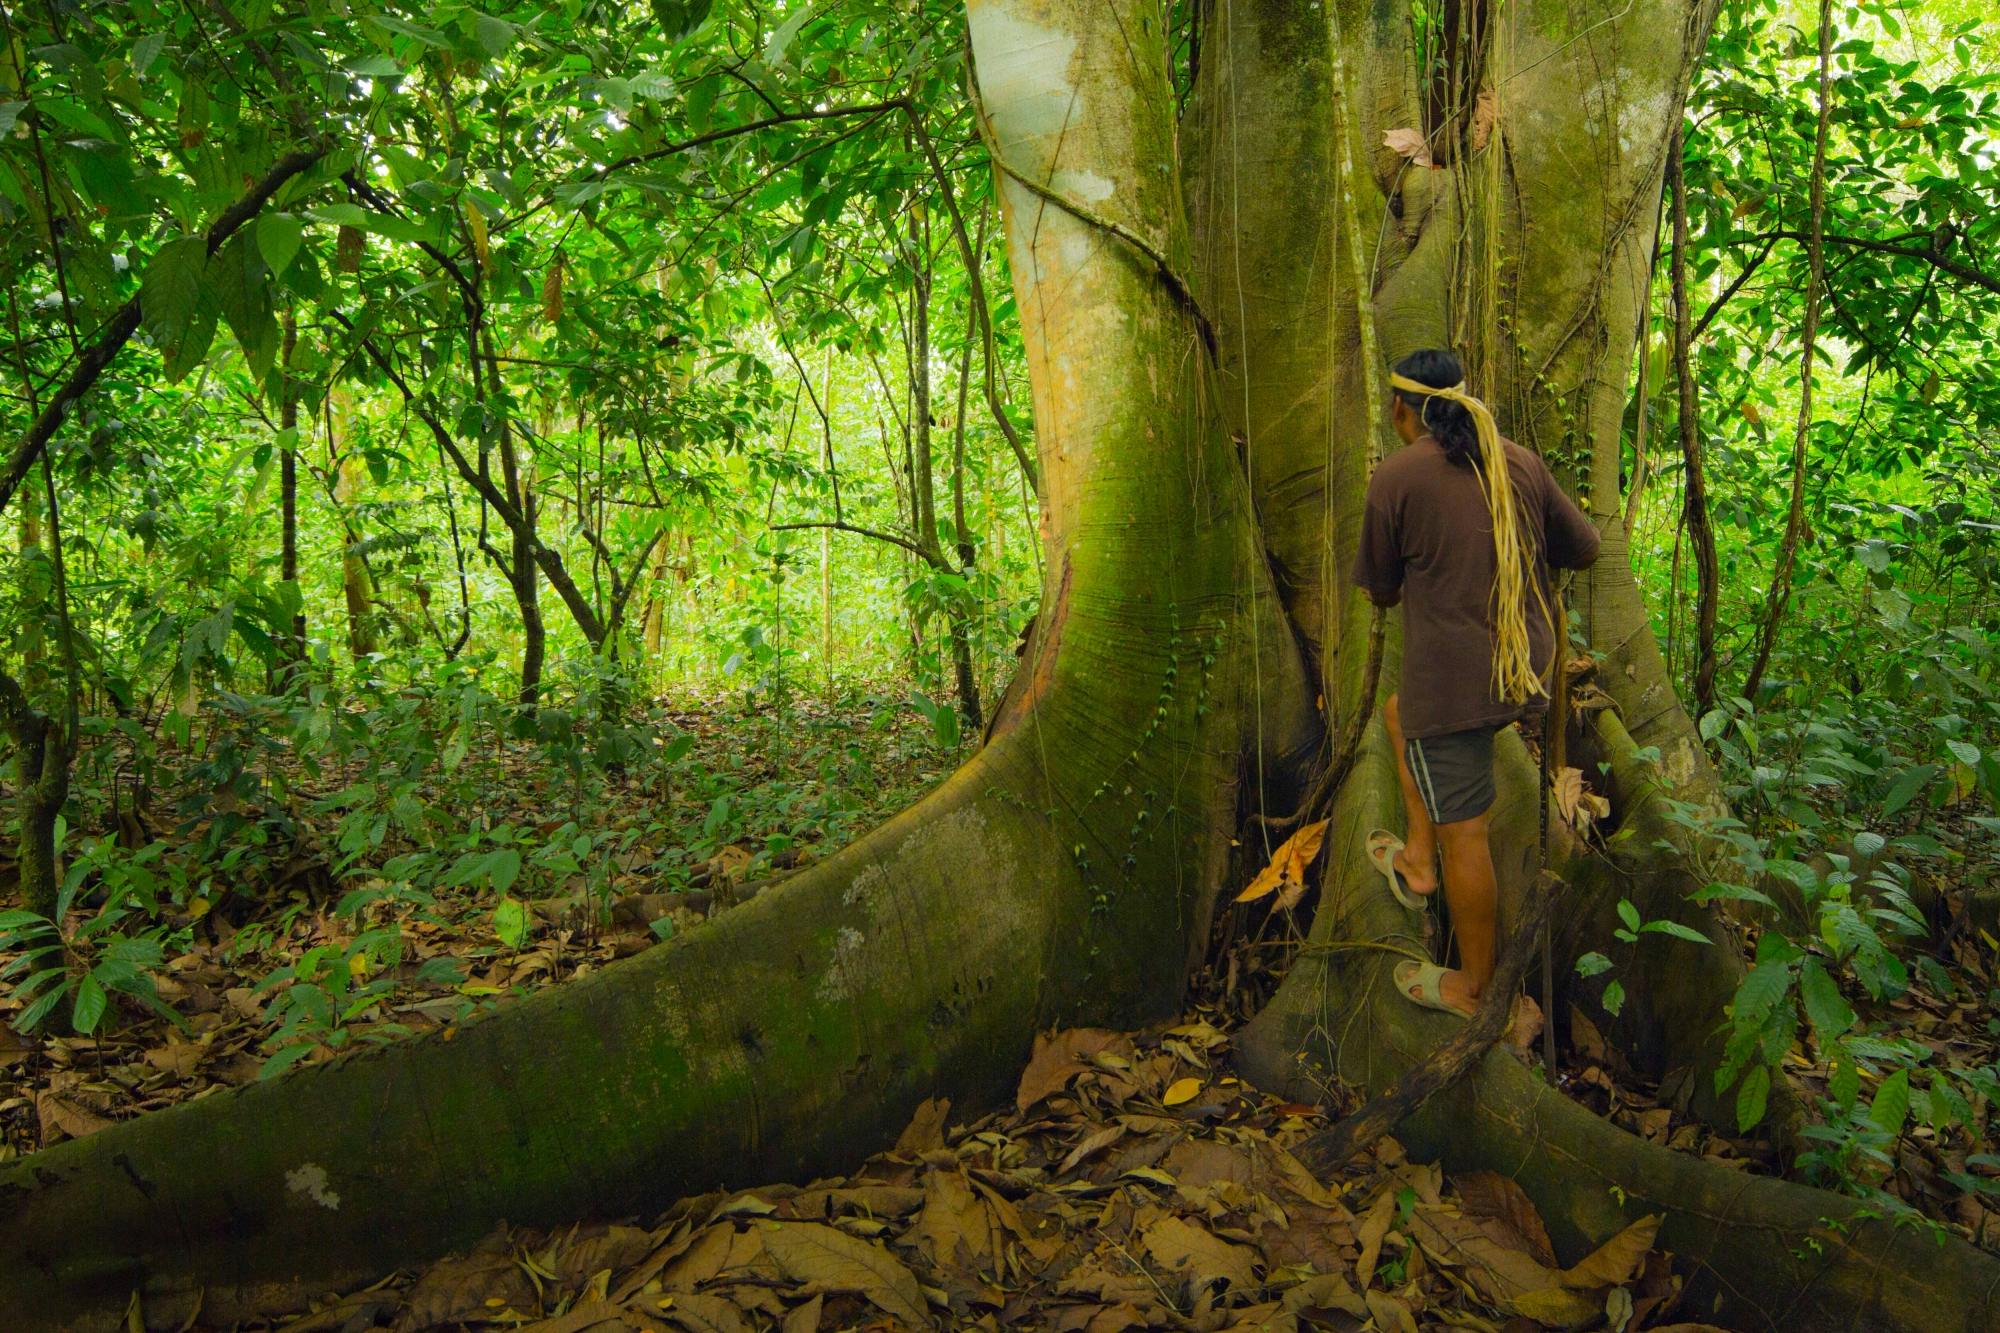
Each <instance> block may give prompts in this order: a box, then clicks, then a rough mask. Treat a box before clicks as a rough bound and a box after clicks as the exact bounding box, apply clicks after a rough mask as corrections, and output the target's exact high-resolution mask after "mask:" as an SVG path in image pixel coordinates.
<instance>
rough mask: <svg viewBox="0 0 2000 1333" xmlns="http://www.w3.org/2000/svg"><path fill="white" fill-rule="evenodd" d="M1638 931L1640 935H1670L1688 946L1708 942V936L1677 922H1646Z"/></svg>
mask: <svg viewBox="0 0 2000 1333" xmlns="http://www.w3.org/2000/svg"><path fill="white" fill-rule="evenodd" d="M1639 930H1640V932H1641V933H1642V934H1643V933H1645V932H1647V931H1652V932H1654V933H1656V934H1660V935H1671V936H1673V937H1674V938H1675V939H1677V940H1686V941H1688V942H1689V943H1690V944H1707V943H1708V942H1709V941H1708V936H1706V935H1704V934H1702V933H1701V932H1700V931H1698V930H1696V929H1695V928H1694V927H1692V926H1684V925H1682V924H1681V923H1680V922H1678V921H1648V922H1647V923H1646V924H1645V925H1643V926H1641V927H1639Z"/></svg>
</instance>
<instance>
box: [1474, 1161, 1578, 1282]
mask: <svg viewBox="0 0 2000 1333" xmlns="http://www.w3.org/2000/svg"><path fill="white" fill-rule="evenodd" d="M1452 1183H1453V1184H1454V1185H1456V1186H1457V1187H1458V1199H1459V1208H1460V1210H1461V1211H1462V1212H1464V1213H1465V1215H1466V1216H1468V1217H1476V1218H1485V1219H1490V1220H1492V1221H1495V1222H1500V1223H1503V1224H1504V1225H1505V1226H1506V1227H1507V1229H1508V1231H1509V1232H1511V1233H1512V1236H1511V1237H1507V1236H1503V1235H1499V1234H1495V1233H1489V1234H1494V1235H1495V1239H1498V1240H1501V1242H1502V1243H1503V1244H1504V1243H1506V1242H1507V1240H1509V1239H1516V1240H1518V1241H1519V1242H1520V1244H1519V1246H1518V1248H1519V1249H1520V1250H1521V1251H1522V1253H1524V1254H1526V1255H1527V1256H1528V1257H1529V1258H1531V1259H1533V1260H1534V1261H1535V1262H1536V1263H1538V1264H1541V1265H1542V1266H1543V1267H1545V1268H1554V1267H1555V1266H1556V1251H1555V1246H1554V1244H1553V1243H1552V1242H1551V1241H1550V1240H1549V1230H1548V1228H1547V1227H1546V1226H1544V1225H1543V1224H1542V1215H1541V1214H1540V1213H1539V1212H1537V1211H1536V1210H1535V1201H1534V1200H1533V1199H1530V1198H1529V1197H1528V1192H1527V1191H1526V1190H1524V1189H1522V1188H1521V1186H1520V1184H1519V1182H1517V1181H1515V1180H1513V1179H1512V1178H1510V1177H1508V1176H1503V1175H1501V1174H1500V1173H1499V1172H1497V1171H1472V1172H1468V1173H1467V1174H1465V1175H1462V1176H1454V1177H1452Z"/></svg>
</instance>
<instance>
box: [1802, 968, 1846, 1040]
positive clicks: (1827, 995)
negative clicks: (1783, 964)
mask: <svg viewBox="0 0 2000 1333" xmlns="http://www.w3.org/2000/svg"><path fill="white" fill-rule="evenodd" d="M1799 996H1800V998H1801V999H1803V1000H1804V1001H1805V1006H1806V1017H1807V1018H1809V1019H1811V1020H1812V1025H1813V1031H1815V1032H1817V1033H1818V1034H1819V1039H1820V1043H1821V1045H1822V1046H1825V1045H1828V1044H1830V1043H1831V1042H1833V1041H1834V1039H1835V1038H1837V1037H1839V1036H1840V1035H1841V1034H1842V1033H1844V1032H1846V1031H1847V1030H1848V1029H1849V1028H1851V1027H1853V1026H1854V1010H1853V1008H1852V1007H1851V1006H1850V1005H1849V1004H1848V1003H1847V1001H1846V999H1845V998H1843V997H1842V995H1841V993H1840V987H1839V986H1838V985H1837V984H1835V982H1834V980H1833V978H1832V977H1831V976H1829V975H1828V974H1827V971H1826V969H1825V968H1823V967H1821V966H1820V964H1819V960H1818V959H1817V958H1808V959H1806V960H1805V962H1803V963H1801V964H1800V965H1799Z"/></svg>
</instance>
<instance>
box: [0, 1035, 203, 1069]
mask: <svg viewBox="0 0 2000 1333" xmlns="http://www.w3.org/2000/svg"><path fill="white" fill-rule="evenodd" d="M206 1054H208V1048H207V1047H205V1046H203V1045H201V1044H200V1043H199V1042H192V1041H178V1040H175V1039H174V1038H172V1037H169V1038H168V1039H167V1044H166V1045H164V1046H161V1047H157V1048H155V1049H153V1050H150V1051H147V1052H146V1054H145V1055H144V1056H143V1057H142V1058H143V1059H144V1060H145V1062H146V1063H147V1064H149V1065H151V1066H152V1067H153V1068H155V1069H157V1070H159V1071H160V1072H161V1073H163V1074H172V1075H173V1076H174V1077H175V1078H190V1077H192V1076H193V1075H194V1071H195V1068H196V1067H197V1066H198V1065H200V1064H201V1058H202V1056H204V1055H206ZM0 1060H4V1057H0Z"/></svg>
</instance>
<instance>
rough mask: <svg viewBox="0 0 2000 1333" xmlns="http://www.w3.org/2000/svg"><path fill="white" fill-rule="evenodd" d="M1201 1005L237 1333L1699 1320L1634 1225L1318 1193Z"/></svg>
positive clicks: (1646, 1224)
mask: <svg viewBox="0 0 2000 1333" xmlns="http://www.w3.org/2000/svg"><path fill="white" fill-rule="evenodd" d="M1219 1017H1220V1015H1218V1014H1216V1013H1214V1012H1212V1011H1202V1012H1197V1013H1195V1014H1192V1015H1190V1016H1188V1017H1186V1018H1185V1019H1184V1020H1182V1021H1180V1022H1177V1023H1175V1024H1173V1025H1171V1026H1161V1027H1155V1028H1150V1029H1147V1030H1145V1031H1143V1032H1139V1033H1116V1032H1108V1031H1104V1030H1101V1029H1091V1028H1078V1029H1069V1030H1067V1031H1061V1032H1054V1033H1049V1034H1045V1035H1044V1036H1042V1037H1041V1038H1039V1039H1038V1040H1037V1042H1036V1044H1035V1051H1034V1054H1033V1057H1032V1058H1031V1060H1030V1061H1029V1064H1028V1066H1027V1068H1026V1069H1025V1070H1024V1071H1023V1073H1022V1076H1021V1081H1020V1085H1019V1087H1018V1088H1017V1091H1016V1097H1015V1101H1014V1104H1013V1106H1012V1107H1011V1108H1010V1109H1007V1110H1002V1111H995V1112H991V1113H988V1114H985V1115H982V1116H978V1117H975V1118H973V1119H971V1120H969V1121H955V1120H954V1119H953V1117H952V1116H951V1113H950V1107H949V1105H948V1104H947V1103H944V1102H941V1101H928V1102H925V1103H924V1104H923V1105H921V1106H920V1107H919V1108H918V1109H917V1111H916V1113H915V1115H914V1116H913V1117H912V1119H911V1121H910V1124H909V1126H908V1128H907V1129H905V1130H904V1132H903V1134H902V1135H901V1137H900V1138H899V1139H898V1140H897V1142H896V1144H895V1146H894V1147H892V1148H890V1149H889V1150H887V1151H885V1152H882V1153H879V1154H877V1155H876V1156H874V1157H872V1158H870V1159H869V1160H868V1161H867V1162H866V1163H864V1164H863V1165H862V1166H861V1167H860V1168H859V1169H857V1170H856V1171H855V1172H854V1173H853V1174H851V1175H848V1176H841V1177H835V1178H829V1179H823V1180H816V1181H812V1182H810V1183H808V1184H804V1185H799V1184H787V1183H780V1182H773V1183H769V1184H764V1185H760V1186H757V1187H755V1188H751V1189H745V1190H736V1191H733V1192H727V1193H712V1194H706V1195H702V1196H699V1197H695V1198H690V1199H684V1200H682V1201H680V1202H679V1203H676V1204H675V1205H674V1206H673V1207H671V1208H670V1209H668V1210H667V1211H666V1212H665V1213H664V1214H662V1215H661V1216H659V1217H657V1218H654V1219H651V1220H650V1222H649V1223H648V1224H647V1225H645V1226H638V1225H633V1224H631V1223H630V1222H629V1221H627V1222H600V1223H594V1224H589V1225H578V1226H574V1227H571V1228H568V1229H566V1230H559V1231H553V1232H550V1231H533V1230H526V1229H513V1230H509V1229H505V1228H502V1229H499V1230H496V1231H495V1232H493V1233H492V1234H491V1235H489V1236H488V1237H487V1238H486V1239H485V1240H484V1241H482V1242H481V1243H480V1244H479V1245H477V1246H475V1247H474V1248H473V1249H472V1250H470V1251H469V1252H468V1253H466V1254H463V1255H458V1256H454V1257H451V1258H447V1259H443V1260H440V1261H438V1262H436V1263H433V1264H431V1265H429V1266H428V1267H426V1268H423V1269H421V1270H416V1271H409V1272H403V1273H398V1274H395V1275H392V1276H390V1277H389V1278H387V1279H385V1280H383V1281H380V1282H377V1283H375V1284H374V1285H372V1286H370V1287H368V1288H366V1289H364V1290H361V1291H356V1292H350V1293H346V1294H333V1293H323V1294H319V1295H317V1296H316V1297H314V1298H313V1299H312V1300H311V1301H310V1302H309V1303H308V1302H305V1301H302V1300H300V1299H299V1296H300V1294H298V1293H295V1294H294V1299H293V1302H292V1306H293V1312H292V1313H288V1314H287V1315H285V1316H278V1315H275V1314H274V1315H273V1316H272V1317H270V1318H268V1319H265V1320H263V1321H261V1322H255V1323H251V1324H246V1325H238V1326H237V1327H241V1328H259V1329H283V1330H289V1333H362V1331H363V1330H370V1329H383V1330H394V1331H395V1333H420V1331H421V1330H427V1329H488V1328H491V1329H517V1330H523V1331H524V1333H618V1331H619V1330H645V1331H647V1333H654V1331H656V1330H657V1331H663V1333H748V1331H749V1330H763V1329H773V1330H780V1331H781V1333H809V1331H811V1330H821V1329H825V1330H837V1329H838V1330H867V1331H869V1333H890V1331H893V1330H917V1329H968V1330H990V1331H991V1333H998V1330H1001V1329H1046V1330H1055V1331H1057V1333H1123V1331H1124V1330H1139V1329H1171V1330H1186V1331H1188V1333H1294V1331H1296V1330H1308V1329H1338V1330H1360V1329H1368V1328H1374V1329H1382V1330H1389V1329H1410V1330H1414V1329H1419V1328H1442V1327H1456V1328H1467V1329H1478V1330H1486V1333H1502V1331H1503V1330H1504V1333H1530V1330H1534V1329H1571V1328H1586V1327H1589V1328H1608V1329H1614V1330H1619V1331H1620V1333H1623V1331H1625V1330H1640V1329H1676V1330H1679V1331H1680V1333H1692V1331H1693V1330H1698V1329H1700V1328H1702V1327H1703V1326H1702V1325H1698V1324H1689V1323H1675V1322H1674V1307H1675V1302H1676V1300H1677V1299H1678V1295H1679V1282H1678V1279H1676V1278H1675V1277H1674V1276H1673V1275H1672V1273H1671V1271H1670V1266H1669V1263H1668V1257H1667V1256H1666V1255H1665V1254H1663V1253H1661V1252H1660V1251H1658V1250H1657V1249H1655V1248H1654V1243H1653V1242H1654V1233H1655V1231H1656V1229H1657V1226H1658V1219H1656V1218H1648V1219H1642V1220H1640V1221H1636V1222H1634V1223H1633V1224H1632V1225H1631V1226H1630V1227H1628V1228H1627V1229H1626V1230H1625V1231H1623V1232H1621V1233H1620V1234H1619V1235H1617V1236H1616V1237H1613V1238H1612V1239H1611V1240H1610V1241H1608V1242H1606V1243H1605V1244H1604V1245H1603V1246H1602V1247H1600V1248H1599V1249H1598V1250H1597V1251H1595V1252H1594V1253H1592V1254H1590V1255H1587V1256H1585V1257H1583V1258H1582V1259H1581V1260H1579V1261H1578V1262H1576V1263H1574V1264H1571V1265H1569V1266H1567V1267H1565V1266H1563V1265H1561V1264H1560V1263H1559V1262H1558V1259H1557V1256H1556V1254H1555V1251H1554V1247H1553V1246H1552V1245H1551V1243H1550V1240H1549V1235H1548V1231H1547V1228H1546V1227H1545V1226H1544V1225H1543V1224H1542V1221H1541V1218H1540V1216H1539V1215H1538V1214H1537V1213H1536V1211H1535V1208H1534V1205H1533V1204H1532V1203H1531V1202H1530V1201H1529V1199H1528V1197H1527V1195H1526V1194H1525V1193H1524V1192H1523V1191H1522V1190H1521V1188H1520V1186H1518V1185H1517V1184H1515V1183H1514V1182H1513V1181H1511V1180H1509V1179H1507V1178H1505V1177H1503V1176H1498V1175H1494V1174H1492V1173H1490V1172H1480V1173H1473V1174H1469V1175H1464V1176H1456V1177H1454V1176H1446V1175H1444V1174H1443V1173H1442V1172H1441V1171H1440V1170H1439V1169H1438V1168H1437V1167H1436V1166H1432V1165H1423V1164H1419V1163H1416V1162H1413V1161H1411V1160H1409V1159H1408V1158H1407V1157H1406V1156H1405V1154H1404V1152H1403V1150H1402V1148H1401V1147H1400V1145H1398V1144H1397V1143H1396V1141H1395V1140H1394V1139H1390V1138H1385V1139H1382V1140H1381V1141H1380V1142H1379V1143H1377V1144H1376V1145H1375V1146H1374V1147H1373V1148H1371V1149H1370V1150H1368V1151H1366V1152H1364V1153H1362V1154H1360V1155H1359V1156H1358V1157H1357V1158H1356V1159H1355V1160H1354V1161H1353V1162H1351V1163H1349V1164H1348V1166H1347V1167H1346V1168H1344V1169H1343V1171H1342V1172H1341V1173H1340V1175H1339V1176H1338V1178H1336V1179H1331V1180H1319V1179H1315V1178H1314V1177H1313V1176H1312V1174H1311V1173H1310V1172H1308V1171H1307V1170H1306V1168H1305V1167H1304V1166H1302V1165H1301V1164H1300V1163H1299V1161H1298V1159H1297V1158H1296V1157H1294V1156H1293V1152H1292V1150H1293V1149H1294V1148H1296V1147H1297V1146H1298V1144H1299V1143H1300V1141H1301V1140H1302V1139H1304V1138H1305V1137H1306V1136H1307V1135H1308V1134H1309V1133H1311V1132H1312V1131H1313V1130H1314V1129H1315V1128H1318V1127H1320V1126H1322V1125H1323V1124H1324V1123H1325V1118H1326V1117H1327V1116H1329V1115H1338V1114H1341V1113H1343V1112H1345V1111H1349V1110H1352V1109H1353V1107H1352V1106H1351V1105H1348V1104H1346V1103H1344V1102H1343V1103H1340V1104H1329V1105H1325V1106H1307V1105H1303V1104H1298V1103H1287V1102H1283V1101H1280V1100H1279V1099H1277V1098H1275V1097H1271V1096H1268V1095H1266V1094H1264V1093H1262V1092H1260V1091H1258V1090H1257V1089H1255V1088H1253V1087H1251V1086H1249V1085H1248V1084H1245V1083H1243V1082H1242V1081H1240V1080H1239V1079H1237V1078H1235V1077H1233V1076H1232V1075H1230V1074H1229V1073H1228V1070H1227V1056H1228V1051H1229V1045H1230V1039H1229V1036H1228V1034H1227V1032H1226V1031H1225V1030H1224V1029H1223V1027H1222V1026H1220V1025H1219V1024H1218V1023H1217V1022H1216V1021H1215V1020H1216V1019H1218V1018H1219ZM1189 1082H1192V1083H1193V1084H1194V1087H1195V1091H1194V1093H1192V1094H1190V1095H1185V1096H1182V1095H1180V1094H1181V1093H1182V1092H1183V1091H1184V1090H1185V1088H1186V1087H1187V1085H1188V1084H1189ZM303 1304H309V1306H310V1308H308V1309H307V1310H306V1311H305V1312H304V1313H303V1314H299V1313H296V1310H297V1308H298V1307H299V1306H300V1305H303ZM197 1327H205V1326H197Z"/></svg>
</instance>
